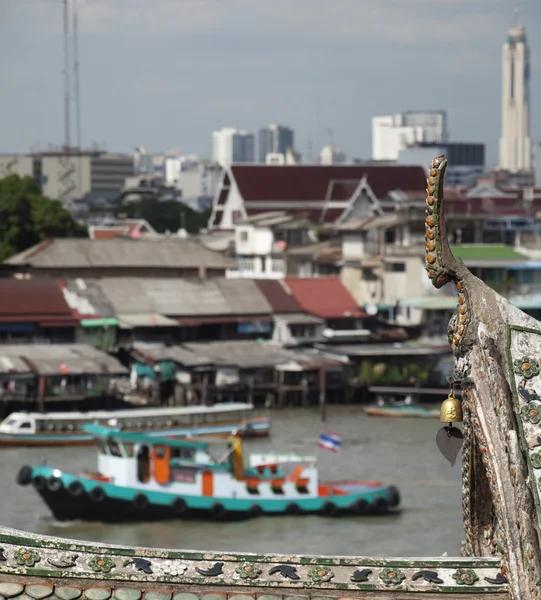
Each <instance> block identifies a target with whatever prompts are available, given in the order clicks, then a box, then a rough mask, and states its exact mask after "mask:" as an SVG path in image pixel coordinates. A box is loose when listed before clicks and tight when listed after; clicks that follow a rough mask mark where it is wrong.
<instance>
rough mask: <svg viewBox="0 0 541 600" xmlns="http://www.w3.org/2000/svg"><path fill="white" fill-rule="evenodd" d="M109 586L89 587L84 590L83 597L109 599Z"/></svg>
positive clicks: (89, 599)
mask: <svg viewBox="0 0 541 600" xmlns="http://www.w3.org/2000/svg"><path fill="white" fill-rule="evenodd" d="M110 597H111V588H98V587H95V588H89V589H86V590H85V598H88V600H109V598H110Z"/></svg>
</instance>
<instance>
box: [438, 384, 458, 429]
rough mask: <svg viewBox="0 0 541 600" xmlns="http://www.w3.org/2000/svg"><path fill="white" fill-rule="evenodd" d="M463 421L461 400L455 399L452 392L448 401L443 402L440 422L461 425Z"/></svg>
mask: <svg viewBox="0 0 541 600" xmlns="http://www.w3.org/2000/svg"><path fill="white" fill-rule="evenodd" d="M462 420H463V419H462V404H461V403H460V400H457V399H456V398H455V396H454V394H453V392H450V393H449V396H448V397H447V399H446V400H444V401H443V402H442V405H441V409H440V421H442V422H443V423H460V422H461V421H462Z"/></svg>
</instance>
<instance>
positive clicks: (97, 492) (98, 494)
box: [89, 485, 107, 503]
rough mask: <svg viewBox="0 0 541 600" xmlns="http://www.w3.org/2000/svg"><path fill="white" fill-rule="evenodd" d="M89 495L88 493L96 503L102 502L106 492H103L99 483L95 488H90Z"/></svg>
mask: <svg viewBox="0 0 541 600" xmlns="http://www.w3.org/2000/svg"><path fill="white" fill-rule="evenodd" d="M89 495H90V499H91V500H92V501H93V502H96V503H99V502H103V501H104V500H105V498H106V497H107V494H106V493H105V492H104V490H103V488H102V487H100V486H99V485H98V486H97V487H95V488H92V489H91V490H90V494H89Z"/></svg>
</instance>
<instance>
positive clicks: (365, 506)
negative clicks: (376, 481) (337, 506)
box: [353, 498, 370, 515]
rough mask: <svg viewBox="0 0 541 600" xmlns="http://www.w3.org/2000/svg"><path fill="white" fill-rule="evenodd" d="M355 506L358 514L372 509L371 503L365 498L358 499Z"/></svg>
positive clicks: (363, 513)
mask: <svg viewBox="0 0 541 600" xmlns="http://www.w3.org/2000/svg"><path fill="white" fill-rule="evenodd" d="M353 506H354V508H355V512H356V513H357V514H358V515H365V514H366V513H367V512H369V510H370V504H369V503H368V502H367V501H366V500H364V499H363V498H361V499H360V500H358V501H357V502H356V503H355V504H354V505H353Z"/></svg>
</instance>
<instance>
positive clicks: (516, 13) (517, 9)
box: [513, 0, 519, 27]
mask: <svg viewBox="0 0 541 600" xmlns="http://www.w3.org/2000/svg"><path fill="white" fill-rule="evenodd" d="M518 2H519V0H514V6H513V14H514V16H515V27H518V26H519V5H518Z"/></svg>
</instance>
